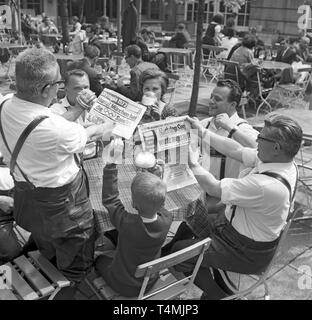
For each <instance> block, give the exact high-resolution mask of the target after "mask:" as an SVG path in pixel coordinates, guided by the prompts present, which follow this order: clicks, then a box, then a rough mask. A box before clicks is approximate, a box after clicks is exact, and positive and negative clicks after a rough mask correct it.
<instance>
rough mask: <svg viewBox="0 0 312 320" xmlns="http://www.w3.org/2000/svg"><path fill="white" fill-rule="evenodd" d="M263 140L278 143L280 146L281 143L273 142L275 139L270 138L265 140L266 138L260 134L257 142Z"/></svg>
mask: <svg viewBox="0 0 312 320" xmlns="http://www.w3.org/2000/svg"><path fill="white" fill-rule="evenodd" d="M259 139H260V140H263V141H267V142H271V143H278V144H279V145H280V143H279V142H278V141H276V140H273V139H270V138H265V137H262V136H260V133H259V134H258V136H257V139H256V140H259Z"/></svg>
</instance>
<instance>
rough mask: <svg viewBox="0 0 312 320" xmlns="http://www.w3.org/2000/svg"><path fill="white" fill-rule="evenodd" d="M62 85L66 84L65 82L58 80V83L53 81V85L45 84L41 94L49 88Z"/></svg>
mask: <svg viewBox="0 0 312 320" xmlns="http://www.w3.org/2000/svg"><path fill="white" fill-rule="evenodd" d="M60 84H65V80H57V81H53V82H51V83H47V84H45V85H44V86H43V87H42V89H41V93H42V92H43V90H44V89H46V88H47V87H48V86H51V87H52V86H55V85H60Z"/></svg>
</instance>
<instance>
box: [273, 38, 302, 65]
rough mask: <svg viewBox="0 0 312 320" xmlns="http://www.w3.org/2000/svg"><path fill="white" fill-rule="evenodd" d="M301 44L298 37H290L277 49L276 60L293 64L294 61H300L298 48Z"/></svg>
mask: <svg viewBox="0 0 312 320" xmlns="http://www.w3.org/2000/svg"><path fill="white" fill-rule="evenodd" d="M298 46H299V39H298V38H294V37H292V38H289V40H287V41H285V44H284V45H283V46H281V47H280V48H279V49H278V50H277V55H276V58H275V61H279V62H284V63H288V64H292V63H293V62H294V61H299V58H298V57H297V48H298Z"/></svg>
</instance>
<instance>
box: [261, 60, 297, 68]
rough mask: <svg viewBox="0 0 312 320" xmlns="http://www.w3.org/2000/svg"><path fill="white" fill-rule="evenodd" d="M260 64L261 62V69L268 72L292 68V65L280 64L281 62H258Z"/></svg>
mask: <svg viewBox="0 0 312 320" xmlns="http://www.w3.org/2000/svg"><path fill="white" fill-rule="evenodd" d="M258 62H259V66H260V68H262V69H266V70H284V69H288V68H291V65H290V64H288V63H284V62H279V61H269V60H264V61H258Z"/></svg>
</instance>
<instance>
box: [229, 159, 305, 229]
mask: <svg viewBox="0 0 312 320" xmlns="http://www.w3.org/2000/svg"><path fill="white" fill-rule="evenodd" d="M294 165H295V167H296V173H297V174H296V183H295V189H294V192H291V187H290V184H289V182H288V181H287V180H286V179H285V178H284V177H282V176H281V175H280V174H278V173H276V172H268V171H266V172H262V173H256V174H264V175H266V176H269V177H272V178H274V179H276V180H278V181H280V182H281V183H282V184H283V185H284V186H285V187H286V188H287V189H288V191H289V211H290V209H291V204H292V202H293V201H294V198H295V194H296V189H297V183H298V176H299V173H298V168H297V166H296V164H294ZM231 208H232V214H231V219H230V224H232V221H233V219H234V217H235V212H236V208H237V206H236V205H233V206H232V207H231ZM289 211H288V213H289Z"/></svg>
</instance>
